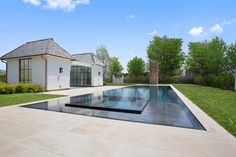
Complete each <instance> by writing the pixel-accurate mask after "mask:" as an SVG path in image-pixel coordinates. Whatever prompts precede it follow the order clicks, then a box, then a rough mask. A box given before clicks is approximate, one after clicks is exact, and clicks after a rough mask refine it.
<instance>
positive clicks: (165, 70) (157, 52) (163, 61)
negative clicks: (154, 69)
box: [147, 36, 184, 82]
mask: <svg viewBox="0 0 236 157" xmlns="http://www.w3.org/2000/svg"><path fill="white" fill-rule="evenodd" d="M182 43H183V41H182V39H177V38H168V37H166V36H164V37H158V36H154V37H153V40H152V41H150V44H149V46H148V48H147V54H148V58H149V59H150V60H155V61H157V62H158V63H159V76H160V80H162V81H164V82H169V81H170V79H171V78H172V77H174V76H176V75H179V74H180V72H181V70H180V68H181V65H182V63H183V61H184V55H183V52H182V49H181V47H182Z"/></svg>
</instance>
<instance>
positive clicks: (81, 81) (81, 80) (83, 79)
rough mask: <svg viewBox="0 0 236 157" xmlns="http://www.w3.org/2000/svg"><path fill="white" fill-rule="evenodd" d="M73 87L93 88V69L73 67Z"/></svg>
mask: <svg viewBox="0 0 236 157" xmlns="http://www.w3.org/2000/svg"><path fill="white" fill-rule="evenodd" d="M70 85H71V86H91V68H90V67H83V66H72V67H71V72H70Z"/></svg>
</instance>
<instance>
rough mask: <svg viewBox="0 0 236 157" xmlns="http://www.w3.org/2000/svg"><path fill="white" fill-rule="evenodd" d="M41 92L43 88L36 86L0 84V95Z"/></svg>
mask: <svg viewBox="0 0 236 157" xmlns="http://www.w3.org/2000/svg"><path fill="white" fill-rule="evenodd" d="M43 91H44V89H43V87H42V86H41V85H37V84H0V94H13V93H38V92H43Z"/></svg>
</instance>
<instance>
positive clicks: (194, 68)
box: [187, 41, 209, 76]
mask: <svg viewBox="0 0 236 157" xmlns="http://www.w3.org/2000/svg"><path fill="white" fill-rule="evenodd" d="M188 47H189V55H188V57H187V70H190V71H191V72H193V73H194V74H195V75H200V76H205V75H206V74H208V71H209V70H208V65H207V64H208V62H209V57H208V56H207V55H208V54H207V47H208V43H207V41H204V42H190V43H189V44H188Z"/></svg>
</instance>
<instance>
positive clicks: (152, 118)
mask: <svg viewBox="0 0 236 157" xmlns="http://www.w3.org/2000/svg"><path fill="white" fill-rule="evenodd" d="M23 107H27V108H34V109H41V110H49V111H56V112H65V113H71V114H79V115H86V116H93V117H101V118H109V119H117V120H125V121H133V122H142V123H149V124H159V125H167V126H175V127H183V128H191V129H198V130H205V129H204V127H203V126H202V125H201V123H200V122H199V121H198V120H197V118H196V117H195V116H194V115H193V114H192V112H191V111H190V110H189V109H188V108H187V106H186V105H185V104H184V103H183V102H182V100H181V99H180V98H179V97H178V96H177V94H176V93H175V92H174V90H173V89H172V88H171V87H169V86H129V87H124V88H119V89H113V90H107V91H103V92H100V93H96V94H86V95H81V96H73V97H67V98H61V99H57V100H51V101H45V102H42V103H35V104H30V105H25V106H23Z"/></svg>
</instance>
